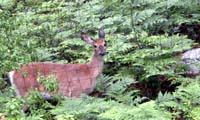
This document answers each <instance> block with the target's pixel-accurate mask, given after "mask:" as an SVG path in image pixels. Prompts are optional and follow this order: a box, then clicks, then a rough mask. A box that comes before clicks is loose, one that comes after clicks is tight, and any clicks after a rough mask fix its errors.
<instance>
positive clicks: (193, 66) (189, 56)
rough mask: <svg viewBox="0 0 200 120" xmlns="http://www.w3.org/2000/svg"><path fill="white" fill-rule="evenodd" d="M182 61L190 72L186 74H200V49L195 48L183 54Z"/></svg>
mask: <svg viewBox="0 0 200 120" xmlns="http://www.w3.org/2000/svg"><path fill="white" fill-rule="evenodd" d="M181 59H182V60H183V63H184V64H185V65H188V68H189V70H188V71H187V73H186V74H189V75H198V74H200V48H195V49H192V50H189V51H186V52H185V53H183V54H182V57H181Z"/></svg>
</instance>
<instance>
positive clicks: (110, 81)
mask: <svg viewBox="0 0 200 120" xmlns="http://www.w3.org/2000/svg"><path fill="white" fill-rule="evenodd" d="M199 11H200V1H199V0H0V60H1V63H0V68H1V69H0V75H1V78H0V108H2V109H0V119H3V120H4V119H5V120H6V119H20V120H21V119H22V120H27V119H30V120H32V119H33V120H46V119H49V120H51V119H58V120H62V119H64V120H83V119H84V120H90V119H92V120H93V119H95V120H131V119H133V120H145V119H152V120H170V119H192V120H199V119H200V115H199V112H200V106H199V104H200V91H199V90H200V77H194V76H192V77H193V78H189V77H185V76H183V74H184V73H185V71H186V70H187V66H186V65H184V64H182V62H181V59H180V56H179V54H181V53H182V52H183V51H186V50H188V49H191V48H192V47H193V46H194V45H196V44H197V45H198V43H197V42H199V40H200V35H199V32H198V31H200V28H198V26H199V23H200V12H199ZM101 26H104V29H105V32H106V41H107V43H108V46H107V51H108V54H107V55H106V58H105V67H104V71H103V75H102V76H101V77H100V78H99V79H98V83H97V87H96V89H95V91H94V92H93V93H92V94H91V95H90V96H83V97H82V98H81V99H70V98H63V97H62V96H59V95H58V96H54V97H55V98H53V99H54V100H53V102H52V101H51V102H48V101H45V100H44V99H43V98H42V96H41V95H40V94H39V93H37V92H36V91H32V92H31V94H30V95H29V96H28V98H26V99H22V98H18V97H15V95H14V92H13V89H12V88H11V87H10V86H9V85H8V84H7V83H6V82H5V79H6V78H5V75H6V74H7V73H8V72H9V71H10V70H12V69H17V68H18V67H19V66H20V65H21V64H25V63H28V62H33V61H53V62H60V63H86V62H88V61H89V60H90V56H91V52H92V49H91V47H90V46H88V45H86V44H85V43H84V42H83V41H81V39H80V33H81V31H84V32H88V33H89V34H90V35H91V36H93V37H94V38H95V37H97V36H96V33H97V32H96V31H97V30H98V28H100V27H101ZM194 41H195V42H196V43H195V42H194ZM52 79H54V78H52ZM44 83H45V84H46V86H47V89H48V88H49V89H50V90H52V89H53V88H52V87H55V86H54V84H52V83H51V82H50V83H46V81H44ZM24 105H25V106H26V105H27V106H28V110H26V112H25V113H24V112H22V111H21V109H22V108H23V109H24V107H25V106H24Z"/></svg>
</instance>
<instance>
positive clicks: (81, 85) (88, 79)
mask: <svg viewBox="0 0 200 120" xmlns="http://www.w3.org/2000/svg"><path fill="white" fill-rule="evenodd" d="M81 38H82V40H84V41H85V42H87V43H88V44H90V45H92V46H93V49H94V53H93V57H92V59H91V61H90V63H87V64H58V63H48V62H35V63H30V64H27V65H22V67H20V69H19V70H14V71H11V72H9V79H10V82H11V85H12V86H13V87H14V88H15V92H16V95H17V96H22V97H25V96H27V95H28V92H29V91H30V90H38V91H39V92H40V93H41V94H43V93H48V92H47V91H46V90H45V88H44V86H43V85H41V84H39V82H38V81H37V78H38V76H39V75H43V76H49V75H51V74H53V75H55V77H56V79H57V82H58V93H60V94H63V95H64V96H68V97H79V96H80V95H81V94H82V93H86V94H89V93H91V92H92V91H93V90H94V88H95V85H96V79H97V77H98V76H99V75H100V74H101V73H102V69H103V64H104V60H103V57H104V55H105V53H106V46H105V45H106V43H105V33H104V31H103V30H100V31H99V39H97V40H93V39H92V38H91V37H89V36H88V35H87V34H85V33H82V35H81ZM24 74H26V75H24Z"/></svg>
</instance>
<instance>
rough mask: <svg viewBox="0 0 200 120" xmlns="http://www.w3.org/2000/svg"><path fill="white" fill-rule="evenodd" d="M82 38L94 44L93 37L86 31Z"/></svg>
mask: <svg viewBox="0 0 200 120" xmlns="http://www.w3.org/2000/svg"><path fill="white" fill-rule="evenodd" d="M81 39H82V40H84V41H85V42H87V43H88V44H90V45H93V43H94V41H93V39H92V38H91V37H90V36H88V35H87V34H86V33H81Z"/></svg>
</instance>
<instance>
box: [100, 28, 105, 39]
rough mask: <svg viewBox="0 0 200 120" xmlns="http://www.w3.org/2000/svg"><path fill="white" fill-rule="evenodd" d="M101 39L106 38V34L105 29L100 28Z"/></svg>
mask: <svg viewBox="0 0 200 120" xmlns="http://www.w3.org/2000/svg"><path fill="white" fill-rule="evenodd" d="M99 38H102V39H104V38H105V32H104V30H103V28H100V30H99Z"/></svg>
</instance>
